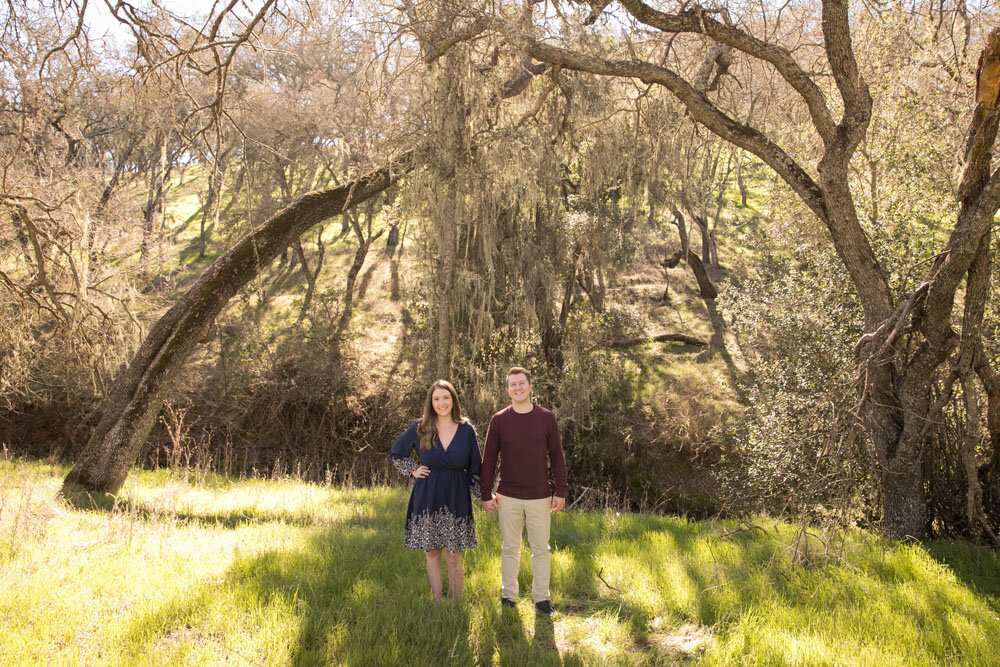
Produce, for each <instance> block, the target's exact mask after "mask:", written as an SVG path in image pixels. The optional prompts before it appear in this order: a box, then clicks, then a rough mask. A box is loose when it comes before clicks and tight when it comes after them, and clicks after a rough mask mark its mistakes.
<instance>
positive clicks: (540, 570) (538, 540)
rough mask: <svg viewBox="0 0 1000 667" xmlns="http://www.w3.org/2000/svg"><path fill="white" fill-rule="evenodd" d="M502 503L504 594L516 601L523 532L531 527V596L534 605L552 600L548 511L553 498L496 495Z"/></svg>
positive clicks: (501, 568)
mask: <svg viewBox="0 0 1000 667" xmlns="http://www.w3.org/2000/svg"><path fill="white" fill-rule="evenodd" d="M497 498H498V499H499V501H500V509H499V511H498V514H499V517H500V537H501V538H503V547H502V548H501V555H500V581H501V586H502V587H501V595H503V597H505V598H507V599H508V600H516V599H517V594H518V586H517V572H518V569H519V567H520V565H521V530H522V528H523V527H524V526H525V525H527V527H528V546H529V547H530V548H531V597H532V598H533V599H534V601H535V602H541V601H542V600H548V599H549V574H550V571H551V566H550V559H549V521H550V519H549V516H550V514H549V509H550V508H551V499H549V498H538V499H537V500H521V499H520V498H510V497H508V496H501V495H499V494H497Z"/></svg>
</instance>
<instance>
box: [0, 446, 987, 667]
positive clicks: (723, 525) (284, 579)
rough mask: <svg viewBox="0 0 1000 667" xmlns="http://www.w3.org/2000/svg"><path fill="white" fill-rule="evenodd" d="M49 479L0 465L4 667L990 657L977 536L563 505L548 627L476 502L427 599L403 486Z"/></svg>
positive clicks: (41, 467)
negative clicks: (501, 599)
mask: <svg viewBox="0 0 1000 667" xmlns="http://www.w3.org/2000/svg"><path fill="white" fill-rule="evenodd" d="M64 473H65V470H64V469H63V468H60V467H58V466H50V465H45V464H40V463H25V462H9V461H2V462H0V563H2V574H0V589H2V590H3V591H4V595H3V596H0V627H2V628H3V632H2V633H0V664H5V665H7V664H10V665H13V664H35V663H39V664H41V663H46V664H51V663H55V664H114V665H117V664H128V663H135V664H220V663H226V664H275V665H280V664H292V663H294V664H306V665H311V664H316V665H320V664H349V665H362V664H363V665H369V664H408V665H410V664H414V665H425V664H426V665H440V664H449V663H451V664H504V665H535V664H587V665H605V664H611V665H638V664H672V663H674V662H676V661H687V660H697V661H703V662H705V663H708V664H718V665H728V664H800V665H821V664H830V665H835V664H851V665H853V664H871V665H875V664H878V665H910V664H931V663H941V664H958V663H965V664H977V665H988V664H1000V659H998V657H997V654H996V651H995V639H996V637H997V636H1000V618H998V611H1000V601H998V598H997V593H998V587H1000V584H998V582H1000V576H998V575H1000V560H998V558H997V556H996V554H994V553H992V552H989V551H988V550H985V549H981V548H978V547H973V546H968V545H962V544H958V543H944V542H942V543H930V544H927V545H915V544H907V545H898V544H891V543H886V542H884V541H882V540H880V539H878V538H876V537H873V536H871V535H868V534H866V533H863V532H860V531H858V532H852V533H849V534H846V535H840V536H829V535H824V536H816V537H810V538H809V541H808V544H806V543H805V542H804V541H803V540H801V539H799V540H798V541H797V539H796V538H797V537H799V536H798V534H797V529H796V527H795V526H792V525H789V524H785V523H780V522H774V521H770V520H764V519H759V520H758V524H759V525H758V526H757V527H754V528H750V529H746V530H738V529H739V528H740V526H738V525H736V524H734V523H731V522H719V521H692V520H687V519H684V518H667V517H656V516H648V515H634V514H625V513H622V514H619V513H617V512H613V511H612V512H605V513H570V514H565V515H560V516H557V517H555V519H554V521H553V528H552V548H553V555H552V571H553V597H554V603H555V605H556V606H557V608H558V609H560V611H561V613H560V614H558V615H557V616H556V617H555V618H554V619H553V620H550V619H548V618H546V617H544V616H536V615H535V614H534V610H533V607H532V605H531V602H530V599H529V598H528V597H527V594H525V595H524V596H522V598H521V599H520V600H519V601H518V606H517V609H516V610H515V611H510V610H505V611H501V609H500V607H499V605H498V604H497V601H498V600H497V597H498V592H497V591H498V586H499V576H500V575H499V567H500V566H499V537H498V533H497V529H496V524H495V519H494V518H493V516H489V515H479V516H478V519H479V524H478V525H479V535H480V547H479V548H478V549H475V550H473V551H470V552H468V553H467V555H466V559H465V567H466V598H465V600H464V601H463V602H461V603H459V604H457V605H456V604H445V605H441V606H436V605H434V604H433V603H432V602H431V601H430V599H429V598H430V595H429V590H428V586H427V582H426V577H425V574H424V568H423V557H422V555H421V554H418V553H414V552H410V551H407V550H405V549H403V548H402V546H401V541H402V538H401V535H402V523H403V514H404V512H405V505H406V490H405V489H401V488H386V487H380V488H371V489H342V488H333V487H325V486H321V485H314V484H305V483H301V482H297V481H292V480H279V481H265V480H255V479H251V480H233V479H227V478H224V477H217V476H207V477H200V478H198V480H197V483H195V478H194V476H193V475H192V476H189V479H188V481H185V478H184V476H183V474H177V473H173V474H172V473H167V472H146V471H137V472H135V473H134V474H133V475H132V477H131V478H130V481H129V483H128V485H127V487H126V489H125V491H124V493H123V494H122V498H121V499H120V501H119V503H118V505H117V508H116V509H115V510H113V511H110V512H81V511H78V510H75V509H71V508H69V507H67V506H65V505H64V504H63V503H61V502H60V501H58V500H57V499H56V496H55V493H56V491H57V489H58V486H59V482H60V479H61V476H62V475H63V474H64ZM820 537H822V538H823V540H822V541H821V539H820ZM520 579H521V587H522V591H528V590H530V559H529V558H528V554H527V552H525V554H524V557H523V559H522V571H521V576H520Z"/></svg>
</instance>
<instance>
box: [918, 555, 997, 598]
mask: <svg viewBox="0 0 1000 667" xmlns="http://www.w3.org/2000/svg"><path fill="white" fill-rule="evenodd" d="M924 548H925V549H926V550H927V553H928V554H930V556H931V557H932V558H934V560H936V561H937V562H939V563H942V564H944V565H947V566H948V567H949V568H950V569H951V571H952V572H953V573H954V574H955V577H956V578H957V579H958V580H959V581H960V582H962V583H963V584H965V585H966V586H967V587H968V588H969V589H971V590H972V591H974V592H976V593H978V594H979V595H981V596H983V598H984V599H985V600H986V602H987V604H989V605H990V607H992V609H993V611H994V612H996V613H998V614H1000V554H998V553H997V552H996V551H993V550H991V549H988V548H986V547H980V546H974V545H968V544H962V543H956V542H945V541H940V542H939V541H933V542H927V543H925V545H924Z"/></svg>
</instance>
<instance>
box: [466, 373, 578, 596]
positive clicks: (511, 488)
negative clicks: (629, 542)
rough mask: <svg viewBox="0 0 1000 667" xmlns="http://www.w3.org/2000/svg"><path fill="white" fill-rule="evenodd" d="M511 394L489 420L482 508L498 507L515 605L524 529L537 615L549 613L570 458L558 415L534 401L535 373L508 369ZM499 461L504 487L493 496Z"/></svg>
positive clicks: (504, 570)
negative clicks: (552, 557)
mask: <svg viewBox="0 0 1000 667" xmlns="http://www.w3.org/2000/svg"><path fill="white" fill-rule="evenodd" d="M507 395H508V396H510V405H509V406H508V407H506V408H504V409H503V410H501V411H500V412H498V413H496V414H495V415H493V418H492V419H490V427H489V430H488V431H487V432H486V447H485V449H484V452H483V467H482V471H481V474H480V491H481V492H482V498H483V510H484V511H486V512H492V511H493V510H494V509H496V510H497V512H498V514H499V517H500V537H501V538H502V539H503V548H502V550H501V557H500V579H501V583H502V588H501V594H500V602H501V604H502V605H504V606H508V607H513V606H514V604H515V602H514V601H515V600H517V594H518V590H517V571H518V567H519V566H520V563H521V530H522V527H524V526H525V525H526V526H527V529H528V546H529V547H531V597H532V599H533V600H534V602H535V608H536V609H537V610H538V611H540V612H542V613H543V614H549V615H551V614H552V613H553V609H552V602H551V600H550V595H549V574H550V571H551V568H550V562H549V524H550V512H558V511H560V510H561V509H562V508H563V506H564V505H565V504H566V459H565V457H564V456H563V450H562V441H561V440H560V438H559V427H558V425H557V424H556V416H555V415H554V414H552V412H551V411H550V410H546V409H545V408H542V407H539V406H537V405H535V404H533V403H532V402H531V373H529V372H528V371H527V370H525V369H524V368H521V367H520V366H514V367H513V368H511V369H510V370H509V371H507ZM498 458H499V460H500V483H499V485H498V486H497V494H496V497H494V496H493V478H494V477H495V475H496V469H497V459H498ZM550 472H551V475H552V477H553V478H554V481H555V489H554V490H553V488H552V485H551V483H550V481H549V474H550Z"/></svg>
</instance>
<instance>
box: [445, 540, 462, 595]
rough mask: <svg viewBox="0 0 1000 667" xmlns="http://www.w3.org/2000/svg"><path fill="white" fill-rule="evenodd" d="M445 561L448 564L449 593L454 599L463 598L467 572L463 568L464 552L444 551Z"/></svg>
mask: <svg viewBox="0 0 1000 667" xmlns="http://www.w3.org/2000/svg"><path fill="white" fill-rule="evenodd" d="M444 562H445V563H447V565H448V595H449V596H450V597H451V598H452V599H453V600H459V599H461V598H462V587H463V584H464V583H465V572H464V571H463V570H462V552H461V551H457V552H451V551H445V552H444Z"/></svg>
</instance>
